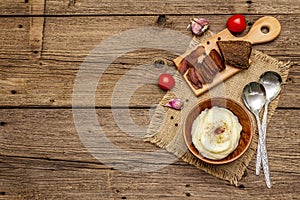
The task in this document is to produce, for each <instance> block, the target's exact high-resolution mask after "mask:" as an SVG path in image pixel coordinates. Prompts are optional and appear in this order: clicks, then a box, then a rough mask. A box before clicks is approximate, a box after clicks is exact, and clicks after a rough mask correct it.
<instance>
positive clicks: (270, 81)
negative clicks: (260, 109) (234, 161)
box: [256, 71, 282, 175]
mask: <svg viewBox="0 0 300 200" xmlns="http://www.w3.org/2000/svg"><path fill="white" fill-rule="evenodd" d="M259 83H261V84H262V85H263V86H264V88H265V90H266V104H265V109H264V115H263V119H262V130H263V139H264V143H265V142H266V133H267V116H268V106H269V103H270V102H271V101H272V100H274V99H275V98H276V97H277V96H278V94H279V93H280V90H281V83H282V79H281V76H280V75H279V74H278V73H276V72H273V71H267V72H265V73H263V74H262V75H261V76H260V79H259ZM258 145H259V144H258ZM258 148H259V147H258ZM258 153H259V152H258ZM259 157H260V155H259ZM257 161H258V164H257V165H258V166H259V167H258V168H257V169H256V170H257V171H256V174H257V175H259V173H260V166H261V159H260V160H257Z"/></svg>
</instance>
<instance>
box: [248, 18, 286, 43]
mask: <svg viewBox="0 0 300 200" xmlns="http://www.w3.org/2000/svg"><path fill="white" fill-rule="evenodd" d="M264 29H265V30H267V32H263V30H264ZM280 31H281V25H280V22H279V21H278V20H277V19H276V18H275V17H271V16H265V17H262V18H259V19H258V20H257V21H256V22H255V23H254V24H253V25H252V27H251V29H250V31H249V32H248V34H247V35H245V36H244V37H242V39H243V40H247V41H249V42H251V43H252V44H259V43H265V42H270V41H272V40H274V39H275V38H276V37H277V36H278V35H279V34H280Z"/></svg>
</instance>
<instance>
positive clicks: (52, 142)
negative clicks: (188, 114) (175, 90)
mask: <svg viewBox="0 0 300 200" xmlns="http://www.w3.org/2000/svg"><path fill="white" fill-rule="evenodd" d="M299 6H300V3H299V0H296V1H293V0H278V1H267V0H262V1H259V2H256V1H245V0H243V1H242V0H236V1H228V2H226V3H224V1H221V0H212V1H191V0H185V1H182V0H181V1H179V0H167V1H157V0H150V1H141V0H137V1H132V0H124V1H110V0H87V1H84V0H15V1H11V0H2V1H1V4H0V33H1V37H0V45H1V48H0V108H1V109H0V199H9V200H11V199H158V198H163V199H184V198H191V199H203V198H205V199H216V197H222V199H297V198H298V196H299V194H300V191H299V187H298V185H299V180H300V177H299V176H300V172H299V167H298V166H299V157H300V155H299V151H298V149H299V148H298V147H299V133H298V132H299V129H300V127H299V116H300V115H299V114H300V113H299V109H298V108H299V100H300V96H299V94H300V89H299V88H300V87H299V84H300V71H299V70H300V59H299V58H300V55H299V52H300V51H299V50H300V49H299V48H300V47H299V36H300V35H299V31H298V26H297V24H299V22H300V16H299V10H300V9H299V8H300V7H299ZM233 13H243V14H245V15H246V18H247V19H249V20H251V21H255V20H256V19H258V18H259V17H261V16H264V15H272V16H274V17H276V18H278V19H279V21H280V22H281V25H282V32H281V35H280V36H279V38H277V40H276V41H274V42H272V43H268V44H264V45H261V46H256V47H255V48H256V49H258V50H261V51H263V52H264V53H266V54H268V55H271V56H273V57H275V58H277V59H279V60H281V61H284V62H287V61H291V62H292V68H291V70H290V74H289V77H288V80H287V82H286V83H284V85H283V92H282V96H281V100H280V103H279V106H280V109H278V110H277V112H276V114H275V115H274V117H273V118H272V120H271V123H270V126H269V129H268V134H267V135H268V136H267V148H268V151H269V161H270V168H271V179H272V181H273V188H272V189H270V190H268V189H267V188H266V187H265V183H264V179H263V177H257V176H255V175H254V174H255V160H254V159H253V160H252V162H251V163H250V165H249V167H248V169H247V173H246V174H245V177H244V178H243V179H242V180H241V182H240V186H239V187H233V186H230V185H228V184H227V183H226V182H224V181H222V180H219V179H216V178H215V177H213V176H210V175H208V174H206V173H205V172H202V171H199V170H197V169H195V168H194V167H192V166H190V165H187V164H186V163H184V162H182V161H180V160H177V161H175V162H174V163H172V164H170V165H167V166H166V167H164V168H162V169H160V170H157V171H154V172H148V173H141V172H140V173H128V172H124V171H122V170H115V169H113V168H112V166H111V165H110V164H109V163H106V164H105V162H104V161H103V160H101V159H99V160H100V161H102V162H100V161H99V160H97V159H96V158H95V157H93V156H92V155H91V152H93V151H89V150H88V149H87V148H86V146H85V144H84V142H83V141H82V140H81V139H80V137H79V134H78V133H77V132H76V128H75V125H76V123H75V122H74V120H73V114H72V110H71V106H72V92H73V85H74V81H75V80H76V74H77V72H78V70H79V68H80V66H81V64H82V62H83V61H84V60H85V58H86V57H87V56H88V55H89V54H90V52H91V51H92V50H93V49H94V48H95V47H96V46H97V45H99V44H100V43H101V42H103V41H106V40H107V39H108V38H109V37H111V36H114V35H116V34H120V33H122V32H123V31H126V30H132V29H136V28H140V27H160V28H167V29H171V30H174V31H178V32H179V33H182V34H184V35H188V36H191V34H190V32H188V31H186V30H185V28H186V26H187V23H188V22H189V20H190V18H192V17H193V16H195V17H197V16H201V17H205V18H207V19H208V20H209V21H210V22H211V26H210V30H212V31H213V32H215V33H216V32H219V31H221V30H223V29H224V27H225V22H226V20H227V19H228V18H229V16H230V15H231V14H233ZM123 44H124V43H122V42H121V43H120V44H118V45H119V47H118V48H119V49H126V47H124V46H122V45H123ZM112 47H113V48H112V50H111V51H107V53H106V54H104V55H99V59H102V63H104V64H107V62H106V59H105V58H107V55H109V54H114V53H115V52H116V49H115V48H114V47H116V45H112ZM183 48H185V45H183ZM176 56H177V55H175V54H174V52H165V51H158V50H157V49H140V50H136V51H132V52H128V53H126V54H125V55H123V56H120V57H119V58H118V59H116V60H115V61H114V62H113V63H112V64H110V66H109V67H108V68H107V69H106V70H105V72H104V73H103V76H102V77H101V79H100V80H99V83H98V87H97V91H96V106H97V107H98V108H99V109H97V110H96V116H97V118H98V121H99V124H100V126H101V127H102V128H103V131H104V132H105V137H106V138H108V139H109V140H110V141H111V142H112V143H113V144H114V145H115V146H117V147H120V148H121V149H123V150H124V151H125V152H126V151H128V152H129V153H137V152H146V153H147V152H156V151H157V150H159V148H158V147H156V146H154V145H152V144H149V143H144V142H143V139H142V138H141V136H142V135H144V134H145V127H147V125H148V124H149V121H150V117H151V115H152V114H153V111H154V108H155V105H156V104H157V103H158V102H159V101H160V99H161V98H162V97H163V95H164V94H165V92H163V91H161V90H159V89H158V87H157V85H156V82H155V78H156V77H157V75H158V74H159V72H161V71H164V70H168V67H166V66H165V67H162V68H160V66H157V65H154V64H153V63H154V61H155V60H161V59H163V60H165V61H166V62H167V64H168V65H169V68H172V67H174V66H173V65H172V62H171V61H172V60H173V59H174V58H175V57H176ZM103 58H104V59H103ZM158 63H160V62H158ZM141 65H144V66H145V68H146V70H145V69H144V68H141V67H139V66H141ZM155 66H156V67H155ZM96 69H98V68H96ZM154 69H155V73H154V74H153V73H152V74H151V72H153V70H154ZM145 74H146V75H148V76H149V77H148V76H147V78H146V79H142V81H141V77H143V76H144V75H145ZM126 79H132V80H138V81H141V82H138V84H139V85H140V87H138V88H137V87H136V85H134V84H133V85H128V88H127V89H126V90H123V91H122V92H120V96H119V101H117V102H114V104H112V99H113V93H114V90H115V89H116V88H115V86H117V83H118V82H120V80H126ZM143 81H145V82H143ZM128 91H134V93H133V94H132V95H131V96H130V98H128V96H129V95H128V94H129V93H130V92H128ZM123 95H124V96H123ZM126 95H127V96H126ZM85 96H86V94H85V93H84V92H83V93H82V94H80V95H79V97H82V98H84V97H85ZM127 101H129V103H128V102H127ZM128 105H129V106H130V107H131V108H130V109H129V108H128ZM28 107H32V108H28ZM111 108H112V109H111ZM150 108H151V109H150ZM122 111H127V112H128V113H129V116H130V117H128V115H123V112H122ZM116 115H119V116H120V118H118V120H116V119H117V117H116ZM83 117H84V116H83ZM130 119H131V120H132V121H133V122H135V123H136V124H137V125H140V127H139V128H133V129H132V128H131V129H129V130H131V131H128V130H127V131H126V130H125V131H124V130H123V128H124V126H125V127H126V126H127V125H128V120H130ZM96 125H97V123H96ZM89 131H90V132H89ZM93 131H94V127H92V128H91V130H88V133H93ZM99 147H101V145H100V146H96V145H95V146H94V148H95V149H94V151H98V150H100V149H101V148H99ZM102 149H103V148H102ZM106 150H107V153H111V154H110V155H114V154H113V151H112V149H109V148H108V149H106ZM105 152H106V151H105ZM165 154H166V152H163V151H162V152H161V156H159V158H160V159H161V157H162V156H163V155H165ZM125 155H126V154H125V153H122V154H121V156H123V159H121V160H118V162H119V163H118V164H123V165H126V164H128V162H130V161H132V160H135V161H138V162H136V163H137V164H144V165H146V166H153V167H156V166H157V165H155V160H157V159H155V160H153V161H152V162H146V161H145V160H143V158H142V157H141V154H134V155H136V156H135V157H131V158H129V157H126V156H125ZM130 159H132V160H130ZM165 164H167V162H164V161H161V166H163V165H165Z"/></svg>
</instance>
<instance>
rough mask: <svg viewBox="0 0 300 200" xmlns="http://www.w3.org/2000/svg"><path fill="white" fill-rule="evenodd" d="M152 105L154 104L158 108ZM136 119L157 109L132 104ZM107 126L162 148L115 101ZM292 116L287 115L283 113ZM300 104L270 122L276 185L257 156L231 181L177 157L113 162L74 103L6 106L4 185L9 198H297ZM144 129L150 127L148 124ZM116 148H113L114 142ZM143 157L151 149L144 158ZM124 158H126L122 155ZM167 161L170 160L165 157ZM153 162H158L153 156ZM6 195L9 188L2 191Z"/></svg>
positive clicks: (103, 117) (138, 146)
mask: <svg viewBox="0 0 300 200" xmlns="http://www.w3.org/2000/svg"><path fill="white" fill-rule="evenodd" d="M150 113H151V112H150ZM131 114H132V120H133V121H136V123H138V124H140V125H145V126H146V125H147V124H148V123H149V118H150V116H149V112H148V110H145V109H132V110H131ZM97 115H98V118H99V126H101V127H103V129H104V132H105V135H106V137H108V138H109V139H110V141H111V142H112V144H113V145H115V146H117V147H119V148H122V149H123V150H127V151H130V153H134V152H149V151H157V150H158V149H157V147H155V146H153V145H151V144H148V143H144V142H142V141H143V139H142V138H139V137H132V136H130V135H129V134H128V133H124V132H122V131H120V128H119V126H121V125H124V124H127V123H128V122H129V119H127V118H123V119H122V120H121V121H118V122H116V121H115V120H114V118H113V114H112V111H111V110H110V109H97ZM282 119H285V120H282ZM299 120H300V111H299V110H292V111H291V110H285V109H284V110H277V112H276V114H275V115H274V117H273V118H272V120H271V122H270V126H269V130H268V139H267V147H268V150H269V160H270V168H271V172H272V173H271V178H272V181H273V184H274V187H273V188H272V189H270V190H269V189H266V187H265V186H264V179H263V177H257V176H255V159H253V160H252V161H251V164H250V166H249V168H248V170H247V175H246V176H245V177H244V178H243V179H242V181H241V182H240V187H238V188H235V187H233V186H228V185H227V183H226V182H225V181H221V180H218V179H217V178H214V177H212V176H210V175H208V174H206V173H204V172H202V171H199V170H197V169H195V168H194V167H192V166H189V165H187V164H186V163H184V162H182V161H180V160H177V161H175V162H174V163H172V164H170V165H167V164H166V163H165V165H166V166H165V167H164V168H162V169H159V170H158V171H154V172H147V173H146V172H140V173H128V172H124V171H122V170H113V169H112V168H111V167H113V166H115V165H111V166H110V165H105V164H102V163H101V162H100V161H101V159H100V161H98V160H96V159H95V158H93V157H92V156H91V155H90V154H89V152H88V150H87V149H86V148H85V146H84V145H83V143H82V141H81V140H80V138H79V136H78V134H77V132H76V131H75V128H74V120H73V117H72V111H71V110H69V109H25V110H24V109H18V110H15V109H11V110H0V121H1V126H0V131H1V136H0V141H1V145H0V155H1V156H0V163H1V165H0V167H1V170H0V178H1V183H0V192H2V193H3V192H4V193H5V195H2V197H7V198H8V199H13V198H15V197H22V198H29V197H31V198H42V199H43V198H46V199H49V198H64V197H69V198H72V197H73V198H80V197H81V196H82V197H85V198H88V199H90V198H91V199H97V198H99V197H102V198H121V197H127V198H128V199H131V198H136V199H142V198H150V197H151V198H158V197H169V198H175V199H181V198H183V197H187V196H190V197H194V198H200V197H202V198H204V197H211V198H214V197H216V195H222V197H223V198H225V199H227V198H228V199H229V198H233V197H234V198H245V197H246V198H247V197H248V198H250V197H252V198H254V197H255V198H260V199H271V198H274V199H278V198H287V199H291V198H296V197H298V195H299V192H300V190H299V187H298V184H299V178H300V170H299V157H300V153H299V148H298V145H299V129H300V124H299V123H295V122H297V121H299ZM140 134H143V132H141V133H140ZM106 153H107V154H108V155H109V153H110V149H106ZM137 159H143V156H140V158H137ZM116 162H125V163H126V158H124V160H116ZM162 164H163V163H162ZM149 166H151V164H149ZM0 197H1V196H0Z"/></svg>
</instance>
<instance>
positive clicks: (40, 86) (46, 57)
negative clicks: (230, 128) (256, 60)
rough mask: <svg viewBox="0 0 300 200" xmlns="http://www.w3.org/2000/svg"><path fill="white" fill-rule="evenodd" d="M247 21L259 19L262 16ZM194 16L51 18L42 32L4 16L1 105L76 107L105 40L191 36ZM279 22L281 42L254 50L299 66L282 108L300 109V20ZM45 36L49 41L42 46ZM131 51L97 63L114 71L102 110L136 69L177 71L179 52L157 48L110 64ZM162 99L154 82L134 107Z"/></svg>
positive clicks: (99, 94)
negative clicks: (130, 33) (84, 69)
mask: <svg viewBox="0 0 300 200" xmlns="http://www.w3.org/2000/svg"><path fill="white" fill-rule="evenodd" d="M228 17H229V15H226V18H228ZM247 17H248V18H249V19H251V20H253V21H254V20H256V19H257V18H259V17H260V16H258V15H255V16H247ZM189 18H190V16H168V17H167V19H166V23H165V25H162V26H159V25H158V24H157V16H146V17H145V16H143V17H142V16H138V17H135V16H127V17H126V16H122V17H116V16H113V17H110V16H107V17H75V18H74V17H55V18H45V22H44V23H45V27H44V31H43V33H40V34H39V32H38V31H41V29H40V26H41V25H43V19H42V18H37V19H38V20H35V22H36V23H37V24H36V25H35V26H31V23H30V22H31V18H0V24H1V26H0V31H1V33H2V38H3V39H2V40H1V41H0V43H1V46H2V48H1V50H0V58H1V59H0V63H1V66H2V67H1V68H0V70H1V82H2V84H1V87H0V91H1V93H3V94H5V95H3V96H1V98H0V105H1V106H55V107H57V106H62V107H66V106H67V107H70V106H72V92H73V85H74V81H75V78H76V74H77V72H78V69H79V68H80V66H81V64H82V62H83V61H84V59H85V58H86V57H87V56H88V55H89V54H90V52H91V51H92V50H93V49H94V48H95V47H96V46H98V45H100V44H101V42H103V41H106V40H108V39H109V38H110V37H112V36H114V35H116V34H118V33H120V32H122V31H126V30H129V29H136V28H139V27H151V26H154V27H166V28H169V29H172V30H175V31H178V33H182V34H185V35H187V37H188V35H189V32H187V31H185V27H186V23H187V21H188V20H189ZM207 18H208V19H209V20H210V21H211V22H213V23H212V25H211V30H212V31H214V32H219V31H220V30H222V29H223V28H224V24H225V21H226V20H225V17H224V16H218V15H212V16H207ZM277 18H278V19H279V20H280V21H281V23H282V33H281V35H280V36H279V38H277V39H276V40H275V41H274V42H272V43H269V44H264V45H257V46H255V47H254V48H255V49H258V50H261V51H263V52H265V53H266V54H268V55H271V56H273V57H275V58H277V59H278V60H281V61H284V62H288V61H291V62H293V65H292V69H291V71H290V76H289V79H288V82H287V83H285V87H284V90H283V95H282V100H281V101H280V107H298V106H299V104H298V103H297V102H299V100H300V96H299V94H300V91H299V88H300V87H299V69H300V68H299V65H300V64H299V63H300V60H299V57H300V55H299V52H300V45H299V39H298V38H299V33H298V32H297V31H298V29H297V26H295V24H299V23H300V17H299V16H298V15H296V16H292V18H288V17H286V15H279V16H277ZM116 27H118V28H116ZM31 38H40V39H31ZM42 38H43V39H44V41H43V43H41V42H40V40H41V39H42ZM121 42H122V41H121ZM125 42H126V41H125ZM182 47H183V49H182V50H181V51H184V48H185V46H184V45H182ZM126 48H127V46H126V45H124V44H123V45H122V43H120V44H119V46H118V47H117V48H116V45H114V46H112V47H111V50H110V51H109V52H107V53H106V54H105V55H99V54H98V55H97V57H96V58H97V61H98V62H101V63H102V65H97V66H96V67H94V68H93V70H95V71H98V70H99V69H101V67H102V68H103V67H105V66H107V67H108V68H107V70H106V71H105V72H104V74H103V76H102V77H101V79H100V80H99V84H98V88H97V91H96V106H111V96H112V93H113V91H114V86H115V84H116V82H118V81H119V80H120V78H121V77H123V76H124V74H126V73H127V72H129V71H131V73H132V74H134V75H135V77H133V78H137V79H139V77H141V76H145V73H144V71H143V70H144V69H142V70H141V69H140V68H139V66H141V65H149V68H148V69H149V71H148V72H149V73H146V74H147V75H149V74H151V73H150V72H151V70H152V68H153V60H155V59H161V58H163V59H165V60H167V61H168V64H169V65H170V68H173V69H175V67H174V65H172V62H171V61H172V59H174V58H175V57H176V56H177V54H176V53H174V52H164V53H162V52H161V51H158V50H157V49H152V50H151V49H148V50H147V49H144V50H140V51H138V50H137V51H133V52H128V53H127V54H125V55H123V56H121V57H119V58H118V59H116V60H115V61H114V62H113V64H112V65H109V64H110V63H105V61H106V59H107V57H108V56H109V55H110V54H115V53H116V52H117V50H120V49H121V50H122V49H124V50H125V49H126ZM41 49H43V51H42V52H41ZM105 64H107V65H105ZM25 69H26V70H25ZM135 70H136V72H134V71H135ZM155 78H156V77H154V76H152V79H153V80H152V83H155ZM140 80H141V79H140ZM150 82H151V81H150ZM141 84H142V83H141ZM128 87H129V88H128V90H133V88H130V87H135V85H133V86H132V85H131V86H130V85H129V86H128ZM57 88H60V89H59V90H58V89H57ZM12 91H15V92H13V94H12ZM123 92H125V93H126V92H127V91H123ZM120 96H121V99H120V101H119V102H120V105H119V106H124V105H125V106H126V103H125V102H126V101H125V100H126V99H124V98H123V96H122V95H120ZM162 96H163V92H162V91H160V90H159V89H158V87H156V85H155V84H149V83H148V84H146V85H144V86H143V87H142V89H139V90H137V91H136V92H135V93H134V96H133V97H132V100H131V106H139V107H144V106H150V105H153V104H154V103H157V102H159V99H161V97H162ZM145 99H147V100H145ZM287 100H288V101H287ZM86 106H90V105H86Z"/></svg>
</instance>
